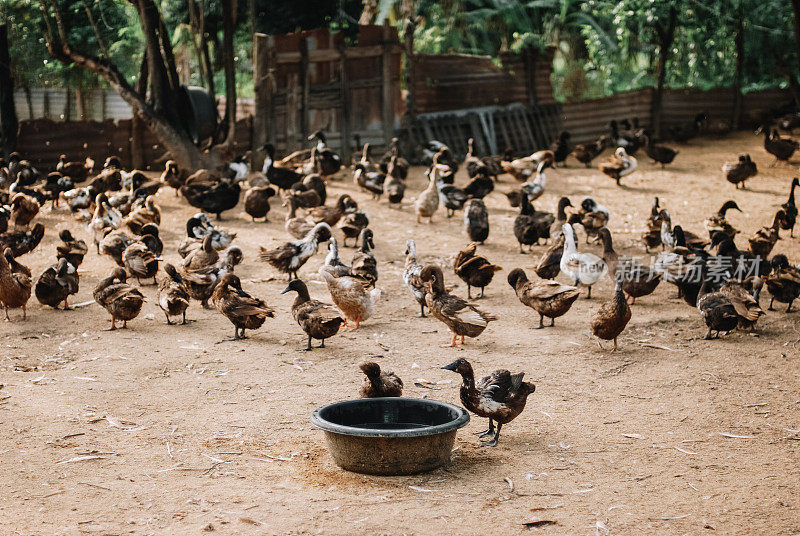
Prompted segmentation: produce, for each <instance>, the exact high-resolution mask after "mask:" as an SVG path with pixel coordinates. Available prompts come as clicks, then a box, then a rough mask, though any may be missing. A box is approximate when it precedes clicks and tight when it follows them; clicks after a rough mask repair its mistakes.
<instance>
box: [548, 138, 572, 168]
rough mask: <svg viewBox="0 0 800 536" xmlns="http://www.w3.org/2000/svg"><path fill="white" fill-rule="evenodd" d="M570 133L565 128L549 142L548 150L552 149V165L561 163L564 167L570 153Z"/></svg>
mask: <svg viewBox="0 0 800 536" xmlns="http://www.w3.org/2000/svg"><path fill="white" fill-rule="evenodd" d="M571 137H572V135H571V134H570V133H569V132H567V131H566V130H562V131H561V132H559V133H558V137H557V138H556V139H555V140H553V143H551V144H550V150H551V151H553V167H556V166H557V165H558V164H562V165H563V166H564V167H566V165H567V164H566V161H567V157H568V156H569V155H570V153H572V146H571V145H570V143H569V140H570V138H571Z"/></svg>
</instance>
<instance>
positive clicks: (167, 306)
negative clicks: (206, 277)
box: [158, 263, 189, 325]
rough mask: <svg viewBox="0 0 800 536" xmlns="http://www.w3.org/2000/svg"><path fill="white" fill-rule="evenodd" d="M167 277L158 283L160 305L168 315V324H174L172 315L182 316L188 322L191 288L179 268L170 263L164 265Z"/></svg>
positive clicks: (184, 321) (184, 322)
mask: <svg viewBox="0 0 800 536" xmlns="http://www.w3.org/2000/svg"><path fill="white" fill-rule="evenodd" d="M164 274H166V277H165V278H164V279H162V280H161V283H159V285H158V306H159V307H160V308H161V310H162V311H164V316H166V317H167V324H169V325H172V320H170V317H171V316H181V317H183V321H182V322H181V324H186V309H188V308H189V290H188V289H187V287H186V283H185V282H184V280H183V278H182V277H181V275H180V274H179V273H178V270H176V269H175V267H174V266H173V265H171V264H169V263H167V264H165V265H164Z"/></svg>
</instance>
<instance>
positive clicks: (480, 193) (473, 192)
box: [463, 166, 494, 199]
mask: <svg viewBox="0 0 800 536" xmlns="http://www.w3.org/2000/svg"><path fill="white" fill-rule="evenodd" d="M463 190H464V193H465V194H466V195H467V198H469V199H483V198H484V197H486V196H487V195H489V194H490V193H492V192H493V191H494V180H492V178H491V176H490V175H489V168H487V167H485V166H480V167H478V169H477V170H476V171H475V175H474V176H473V177H472V180H470V181H469V182H468V183H467V185H466V186H464V188H463Z"/></svg>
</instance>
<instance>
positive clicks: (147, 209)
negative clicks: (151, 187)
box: [122, 195, 161, 235]
mask: <svg viewBox="0 0 800 536" xmlns="http://www.w3.org/2000/svg"><path fill="white" fill-rule="evenodd" d="M148 223H155V224H156V225H161V208H160V207H159V206H158V205H157V204H156V198H155V197H153V196H152V195H148V196H147V197H146V198H145V200H144V206H143V207H141V208H137V209H135V210H131V212H130V214H128V215H127V216H125V218H124V219H123V220H122V225H124V226H126V227H127V228H128V229H130V230H131V232H132V233H133V234H137V235H141V234H142V232H141V231H142V227H143V226H145V225H147V224H148Z"/></svg>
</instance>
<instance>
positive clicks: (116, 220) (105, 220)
mask: <svg viewBox="0 0 800 536" xmlns="http://www.w3.org/2000/svg"><path fill="white" fill-rule="evenodd" d="M121 223H122V215H121V214H120V213H119V212H117V211H116V210H115V209H113V208H111V207H110V206H109V204H108V197H107V196H106V194H97V198H96V200H95V209H94V215H93V216H92V219H91V221H90V222H89V225H88V228H89V232H91V233H92V240H93V241H94V245H95V248H96V249H97V253H100V242H102V241H103V238H105V236H106V234H108V232H109V231H113V230H115V229H116V228H117V227H119V226H120V224H121Z"/></svg>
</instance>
